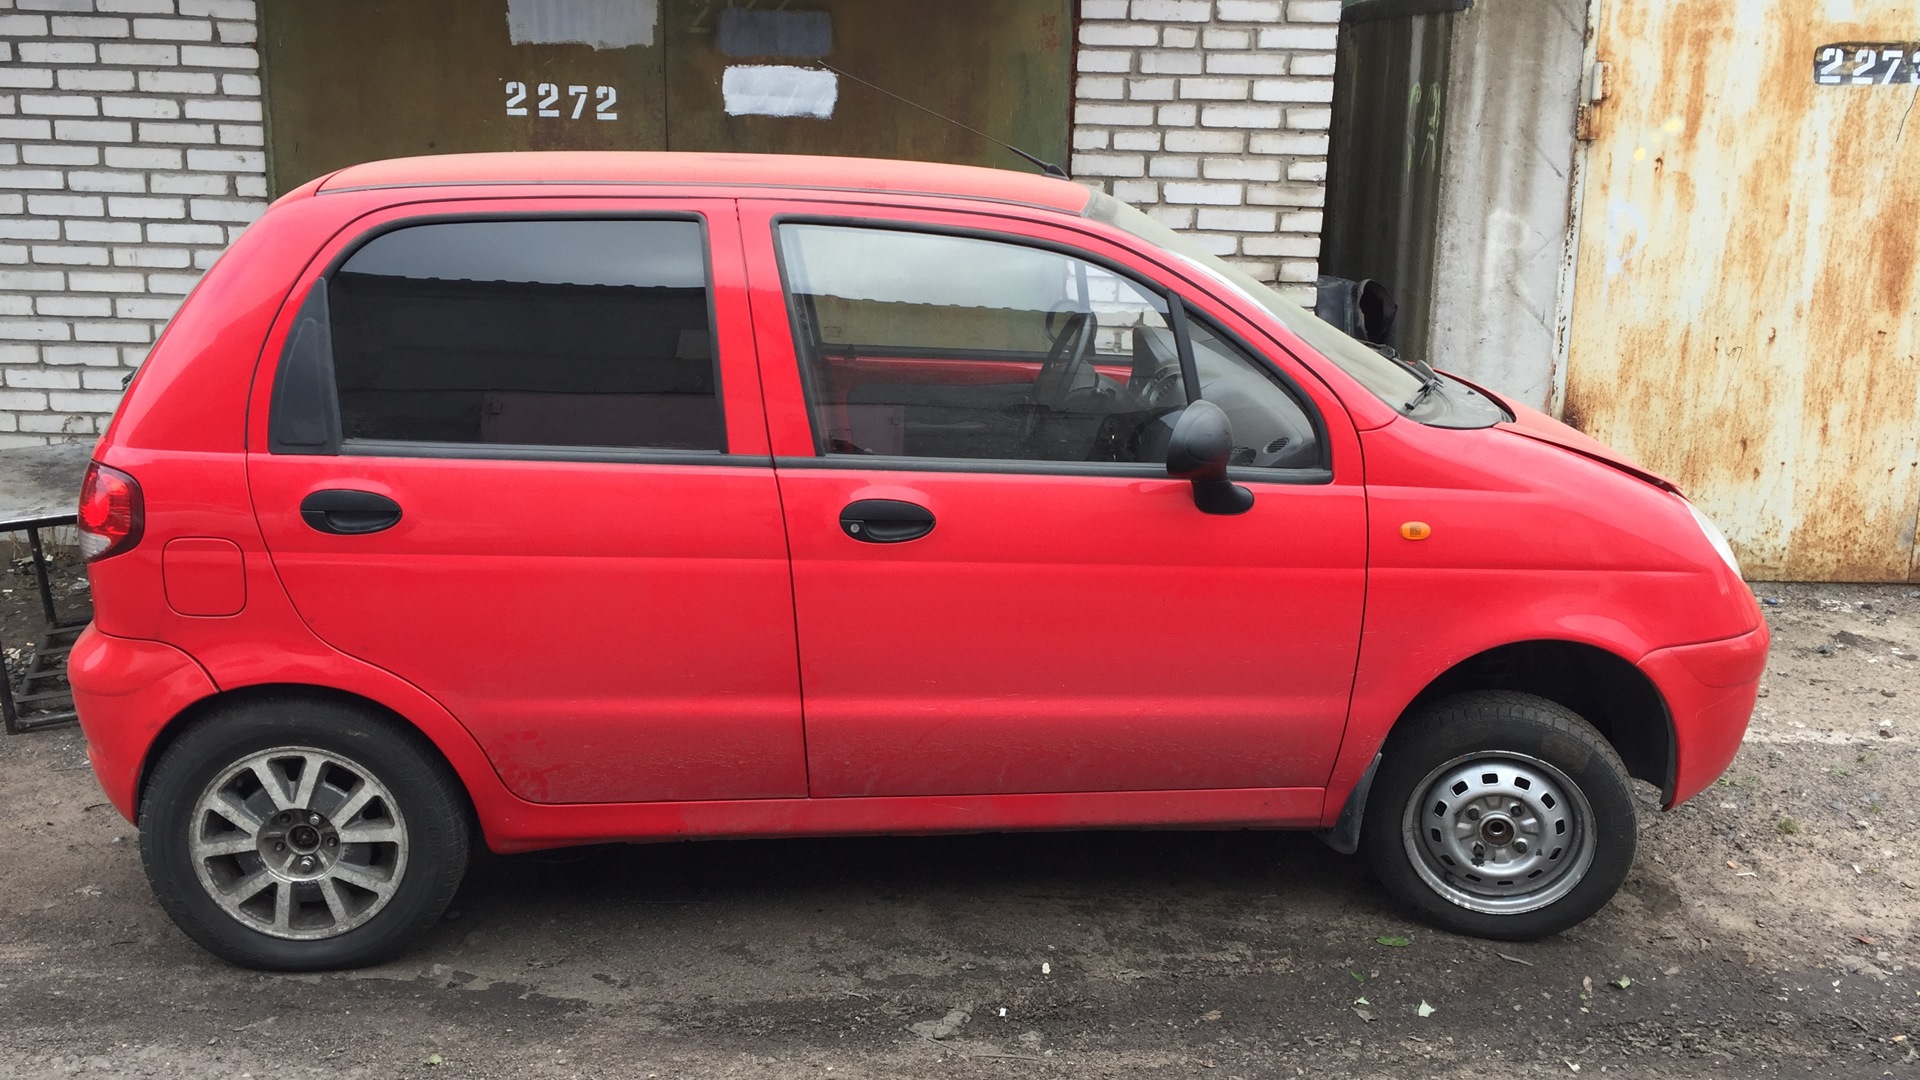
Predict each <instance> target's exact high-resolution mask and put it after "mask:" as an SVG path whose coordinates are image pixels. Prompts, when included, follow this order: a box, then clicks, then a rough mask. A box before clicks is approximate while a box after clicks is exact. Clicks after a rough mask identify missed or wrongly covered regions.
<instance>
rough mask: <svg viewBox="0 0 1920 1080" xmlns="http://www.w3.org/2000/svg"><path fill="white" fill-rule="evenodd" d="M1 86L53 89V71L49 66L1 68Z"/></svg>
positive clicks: (23, 88)
mask: <svg viewBox="0 0 1920 1080" xmlns="http://www.w3.org/2000/svg"><path fill="white" fill-rule="evenodd" d="M0 86H3V87H10V88H12V89H15V90H51V89H52V88H53V72H52V71H51V70H50V69H48V68H23V67H5V68H0Z"/></svg>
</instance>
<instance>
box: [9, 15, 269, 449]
mask: <svg viewBox="0 0 1920 1080" xmlns="http://www.w3.org/2000/svg"><path fill="white" fill-rule="evenodd" d="M253 42H254V5H253V0H0V446H14V445H21V444H26V443H37V442H45V441H48V440H50V439H57V438H61V437H63V436H65V437H85V436H90V435H93V434H94V433H96V432H97V431H98V430H99V429H100V427H101V426H102V425H104V424H105V423H106V420H107V417H108V415H109V414H110V413H112V411H113V408H114V405H115V404H116V403H117V402H118V401H119V398H120V388H121V384H122V382H123V380H124V379H125V378H126V376H127V375H128V374H129V371H130V369H132V368H135V367H138V366H139V364H140V361H141V360H142V359H144V358H145V357H146V355H147V350H148V349H149V348H150V347H151V346H152V344H153V340H154V338H155V336H156V335H158V333H159V332H160V329H161V327H162V326H164V325H165V324H166V320H167V319H168V318H169V317H170V316H171V315H172V314H173V312H174V309H175V308H177V307H179V305H180V299H181V297H182V296H184V295H186V293H187V291H188V290H189V289H191V288H192V287H193V284H194V282H195V281H197V280H199V277H200V272H201V271H203V270H205V269H206V268H207V267H208V266H211V265H212V264H213V260H214V259H215V258H216V257H217V256H218V255H219V254H220V252H221V250H222V249H223V248H225V247H226V245H227V244H228V243H229V242H230V241H231V240H232V239H233V237H234V236H235V235H237V234H238V233H239V231H240V229H242V228H243V227H245V225H246V223H247V222H249V221H252V220H253V219H254V218H255V217H258V216H259V214H260V212H261V211H262V210H264V209H265V208H266V193H267V180H266V157H265V154H264V153H263V152H262V150H261V145H262V142H263V139H262V129H261V113H260V79H259V77H258V75H257V72H258V69H259V66H260V59H259V55H258V54H257V53H256V52H255V51H254V47H253Z"/></svg>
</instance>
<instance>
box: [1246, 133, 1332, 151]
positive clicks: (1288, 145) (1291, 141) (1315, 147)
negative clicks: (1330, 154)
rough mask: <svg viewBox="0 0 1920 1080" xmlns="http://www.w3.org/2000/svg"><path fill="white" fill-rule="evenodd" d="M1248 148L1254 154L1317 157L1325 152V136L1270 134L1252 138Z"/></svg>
mask: <svg viewBox="0 0 1920 1080" xmlns="http://www.w3.org/2000/svg"><path fill="white" fill-rule="evenodd" d="M1249 148H1250V149H1251V150H1252V151H1253V152H1254V153H1256V154H1295V155H1301V156H1307V157H1318V156H1322V155H1324V154H1326V152H1327V137H1326V136H1325V135H1300V134H1295V133H1292V132H1270V133H1262V134H1259V135H1255V136H1253V138H1252V140H1251V141H1250V143H1249Z"/></svg>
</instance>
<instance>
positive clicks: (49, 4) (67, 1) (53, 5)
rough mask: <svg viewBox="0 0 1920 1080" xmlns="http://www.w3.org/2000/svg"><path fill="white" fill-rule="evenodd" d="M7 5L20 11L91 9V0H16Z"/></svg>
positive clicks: (85, 10) (87, 10)
mask: <svg viewBox="0 0 1920 1080" xmlns="http://www.w3.org/2000/svg"><path fill="white" fill-rule="evenodd" d="M7 6H8V7H18V8H19V9H20V10H21V11H63V12H64V11H84V12H88V13H91V12H92V11H93V3H92V0H16V3H12V4H8V5H7Z"/></svg>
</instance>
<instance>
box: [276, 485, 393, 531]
mask: <svg viewBox="0 0 1920 1080" xmlns="http://www.w3.org/2000/svg"><path fill="white" fill-rule="evenodd" d="M300 516H301V517H302V518H303V519H305V521H306V523H307V524H308V525H311V526H312V527H313V528H315V529H318V530H320V531H321V532H323V533H337V534H340V535H343V536H359V535H361V534H362V533H376V532H379V531H380V530H382V529H391V528H393V527H394V526H395V525H398V524H400V504H399V503H397V502H394V501H393V500H392V499H389V498H387V497H386V496H385V495H377V494H375V493H373V492H371V491H355V490H353V489H351V488H329V489H327V490H325V491H316V492H314V493H313V494H311V495H309V496H307V497H306V498H304V499H301V500H300Z"/></svg>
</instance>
